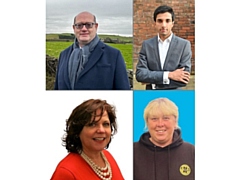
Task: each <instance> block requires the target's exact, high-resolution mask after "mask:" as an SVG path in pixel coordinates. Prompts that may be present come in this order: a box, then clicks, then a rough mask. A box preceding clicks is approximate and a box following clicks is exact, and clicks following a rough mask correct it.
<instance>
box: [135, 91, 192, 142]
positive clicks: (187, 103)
mask: <svg viewBox="0 0 240 180" xmlns="http://www.w3.org/2000/svg"><path fill="white" fill-rule="evenodd" d="M164 97H165V98H168V99H170V100H171V101H173V102H174V103H175V104H176V105H177V106H178V111H179V118H178V125H179V126H180V128H181V132H182V138H183V140H184V141H187V142H189V143H191V144H195V91H194V90H166V91H163V90H161V91H155V90H154V91H150V90H147V91H146V90H138V91H133V104H134V106H133V141H134V142H136V141H138V140H139V138H140V136H141V135H142V133H143V132H145V131H144V127H145V121H144V118H143V112H144V109H145V107H146V106H147V104H148V103H149V102H150V101H151V100H153V99H156V98H164Z"/></svg>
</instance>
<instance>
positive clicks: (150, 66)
mask: <svg viewBox="0 0 240 180" xmlns="http://www.w3.org/2000/svg"><path fill="white" fill-rule="evenodd" d="M191 57H192V51H191V44H190V41H188V40H185V39H182V38H180V37H178V36H175V35H174V34H173V36H172V40H171V42H170V45H169V49H168V52H167V55H166V59H165V63H164V65H163V68H162V67H161V62H160V56H159V49H158V36H155V37H153V38H151V39H148V40H145V41H143V43H142V48H141V50H140V53H139V58H138V63H137V66H136V80H137V81H138V82H143V83H150V84H149V85H146V89H152V85H151V84H156V87H157V89H176V88H179V87H184V86H186V84H185V83H183V82H179V81H174V80H170V84H163V73H164V71H174V70H176V69H179V68H182V67H185V71H188V72H190V71H191Z"/></svg>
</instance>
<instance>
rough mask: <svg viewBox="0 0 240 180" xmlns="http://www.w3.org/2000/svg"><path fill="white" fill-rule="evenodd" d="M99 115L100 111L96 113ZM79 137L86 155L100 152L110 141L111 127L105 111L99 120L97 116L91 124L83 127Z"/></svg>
mask: <svg viewBox="0 0 240 180" xmlns="http://www.w3.org/2000/svg"><path fill="white" fill-rule="evenodd" d="M100 113H101V111H100V110H97V111H96V115H100ZM79 137H80V140H81V142H82V147H83V151H84V152H85V153H86V154H91V153H98V152H100V151H102V150H103V149H104V148H105V147H106V146H107V144H108V143H109V142H110V139H111V125H110V120H109V117H108V113H107V111H104V113H103V115H102V117H101V118H100V119H99V116H97V117H95V119H94V120H93V121H92V122H90V123H89V124H87V125H85V126H84V127H83V129H82V131H81V132H80V135H79Z"/></svg>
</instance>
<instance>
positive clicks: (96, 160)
mask: <svg viewBox="0 0 240 180" xmlns="http://www.w3.org/2000/svg"><path fill="white" fill-rule="evenodd" d="M90 2H92V3H93V1H92V0H91V1H89V2H88V4H87V3H86V4H87V5H83V6H81V3H79V4H78V6H77V5H74V6H76V7H77V8H75V9H74V8H72V11H73V12H72V14H71V15H69V14H68V15H66V17H68V18H66V23H65V24H66V25H65V26H69V28H70V30H69V33H68V34H67V33H66V34H64V33H59V32H56V33H55V35H56V34H60V35H59V36H58V38H56V36H54V38H53V33H52V32H54V30H53V31H49V32H48V33H47V35H46V37H50V36H51V35H52V36H51V38H49V39H48V38H47V39H46V48H47V50H46V54H47V56H49V53H51V51H50V49H53V48H55V47H54V45H55V46H57V43H59V44H60V43H65V46H64V47H63V46H61V48H60V49H58V51H57V54H56V55H53V54H51V55H50V56H52V57H53V56H55V57H54V58H53V59H54V60H49V61H48V60H47V62H46V76H48V77H46V91H47V93H46V98H47V99H48V98H49V99H52V100H51V101H50V102H49V103H48V104H47V106H46V107H45V108H46V109H45V112H46V118H48V119H49V118H50V119H52V121H51V122H49V127H52V129H51V128H49V129H47V130H46V132H45V133H51V136H49V139H48V141H47V142H48V143H49V147H50V148H49V151H48V156H49V157H48V159H49V163H48V164H47V165H46V169H47V170H46V178H48V179H51V180H74V179H75V180H81V179H93V180H94V179H96V180H97V179H102V180H122V179H125V180H177V179H179V180H180V179H181V180H194V179H195V4H194V1H190V0H186V2H185V3H184V2H182V1H166V3H165V2H164V1H158V0H145V1H144V0H134V1H133V2H131V3H130V5H129V8H127V4H123V2H125V1H123V2H122V3H120V2H118V3H119V4H117V2H114V1H108V0H107V1H106V4H104V3H103V4H102V5H100V4H98V3H96V5H95V6H91V8H90V7H89V4H90ZM52 3H53V2H52ZM82 3H83V4H84V3H85V2H82ZM62 4H63V5H64V6H66V4H64V3H63V2H62ZM111 4H112V5H114V7H115V8H113V9H114V11H113V10H112V9H110V6H111ZM50 5H51V3H50V0H49V3H47V13H49V14H50ZM55 5H56V2H55ZM104 6H106V7H105V8H104V10H102V11H98V10H97V9H101V8H102V9H103V7H104ZM56 7H58V6H56ZM69 7H73V5H71V6H70V5H69ZM97 7H98V8H97ZM108 7H109V8H108ZM59 9H60V10H61V9H62V8H60V5H59ZM124 10H125V12H124ZM108 11H109V12H108ZM126 11H127V12H126ZM110 12H112V13H113V16H112V17H111V16H110V15H109V14H108V13H110ZM114 13H115V14H116V16H115V17H114V15H115V14H114ZM128 13H129V14H130V16H128V17H127V18H125V19H124V14H126V15H127V14H128ZM63 14H64V13H63ZM63 14H62V17H61V18H62V19H64V18H63ZM118 15H119V16H118ZM56 17H57V13H56ZM106 17H108V18H109V20H106ZM129 17H130V18H129ZM46 18H47V28H49V29H50V27H53V26H50V25H51V23H50V19H51V18H52V19H54V16H53V15H48V14H47V17H46ZM61 18H60V19H61ZM52 22H53V21H52ZM59 22H60V21H59ZM61 23H62V24H61V26H62V27H63V24H64V22H61ZM127 24H129V26H127ZM111 28H112V30H111ZM121 28H122V31H121V32H120V30H121ZM124 29H128V30H129V29H130V32H127V31H126V32H124ZM117 30H119V33H116V32H118V31H117ZM63 31H64V32H67V31H68V30H67V29H64V30H63ZM71 31H72V32H71ZM50 34H51V35H50ZM69 34H70V35H69ZM107 34H108V35H109V36H108V35H107ZM110 34H111V36H110ZM114 34H118V35H117V36H115V35H114ZM119 34H120V35H119ZM127 34H128V35H127ZM129 47H130V48H129ZM52 107H54V108H52Z"/></svg>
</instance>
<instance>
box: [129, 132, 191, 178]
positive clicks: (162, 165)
mask: <svg viewBox="0 0 240 180" xmlns="http://www.w3.org/2000/svg"><path fill="white" fill-rule="evenodd" d="M149 138H150V134H149V132H146V133H144V134H142V136H141V137H140V140H139V141H138V142H135V143H134V146H133V160H134V161H133V176H134V177H133V179H134V180H194V179H195V167H194V165H195V147H194V146H193V145H192V144H190V143H187V142H184V141H183V140H182V138H181V131H180V130H179V129H177V130H175V131H174V135H173V142H172V144H170V145H168V146H166V147H163V148H162V147H159V146H156V145H154V144H153V143H152V142H151V141H150V140H149Z"/></svg>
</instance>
